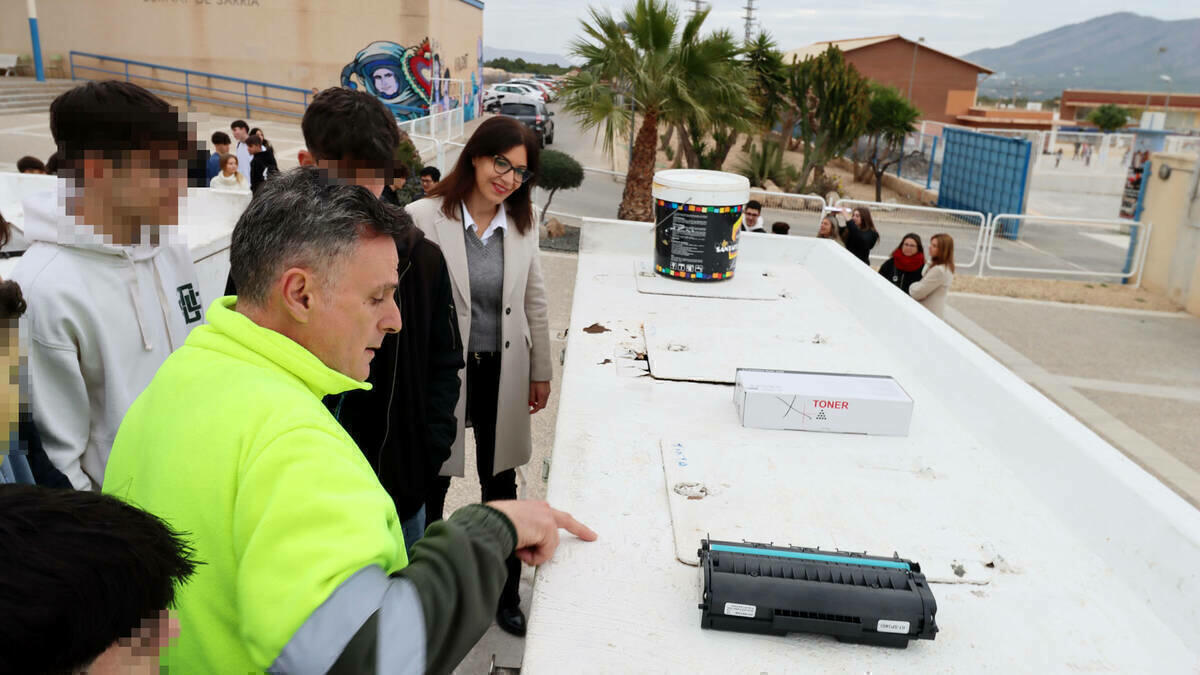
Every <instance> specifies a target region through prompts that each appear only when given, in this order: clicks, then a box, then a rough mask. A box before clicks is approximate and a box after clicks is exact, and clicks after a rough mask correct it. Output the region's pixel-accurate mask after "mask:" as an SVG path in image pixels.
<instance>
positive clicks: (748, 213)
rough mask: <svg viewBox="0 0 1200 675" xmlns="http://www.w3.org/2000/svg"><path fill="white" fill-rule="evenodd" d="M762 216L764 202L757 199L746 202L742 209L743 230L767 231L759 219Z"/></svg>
mask: <svg viewBox="0 0 1200 675" xmlns="http://www.w3.org/2000/svg"><path fill="white" fill-rule="evenodd" d="M761 217H762V204H761V203H759V201H758V200H757V199H751V200H750V201H748V202H746V208H744V209H742V232H766V229H765V228H763V226H762V224H761V223H759V222H758V219H759V218H761Z"/></svg>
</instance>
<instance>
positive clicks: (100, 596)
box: [0, 485, 198, 675]
mask: <svg viewBox="0 0 1200 675" xmlns="http://www.w3.org/2000/svg"><path fill="white" fill-rule="evenodd" d="M191 556H192V552H191V549H190V548H188V545H187V544H186V543H184V540H183V536H182V535H180V534H178V533H176V532H174V531H172V530H171V528H170V527H169V526H168V525H167V524H166V523H164V522H163V521H162V520H160V519H158V518H156V517H155V516H152V515H150V514H149V513H146V512H145V511H142V510H140V509H137V508H135V507H133V506H130V505H128V504H126V503H124V502H122V501H121V500H119V499H116V498H113V497H110V496H107V495H102V494H97V493H93V492H76V491H74V490H50V489H46V488H39V487H34V486H31V485H0V569H3V570H4V574H0V616H2V617H4V629H3V630H0V672H4V673H75V672H88V673H130V674H139V673H141V674H145V675H150V674H157V673H158V672H159V654H160V652H161V651H162V650H163V648H164V647H167V645H168V642H170V641H171V640H173V639H174V638H175V637H176V636H177V634H178V630H179V629H178V625H177V623H176V622H175V620H174V618H172V617H171V615H170V614H169V612H168V608H169V607H170V606H171V604H172V603H173V602H174V601H175V593H176V590H177V589H178V588H179V587H180V586H183V585H184V584H186V583H187V581H188V579H189V577H191V575H192V574H193V572H194V571H195V568H196V565H197V564H198V563H197V562H196V561H195V560H193V559H192V557H191Z"/></svg>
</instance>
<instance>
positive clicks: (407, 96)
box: [342, 39, 436, 119]
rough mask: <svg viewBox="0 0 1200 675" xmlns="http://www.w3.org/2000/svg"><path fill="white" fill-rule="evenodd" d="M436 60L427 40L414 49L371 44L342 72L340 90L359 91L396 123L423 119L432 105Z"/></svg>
mask: <svg viewBox="0 0 1200 675" xmlns="http://www.w3.org/2000/svg"><path fill="white" fill-rule="evenodd" d="M435 58H436V57H435V56H434V55H433V53H432V51H431V49H430V47H429V40H428V39H426V40H425V41H423V42H422V43H421V44H419V45H417V46H416V47H403V46H401V45H398V44H396V43H395V42H383V41H380V42H372V43H371V44H369V45H367V46H366V48H364V49H363V50H362V51H360V52H359V53H358V54H357V55H356V56H355V57H354V60H353V61H351V62H350V63H348V64H346V66H345V67H344V68H342V86H343V87H347V88H350V89H358V88H359V87H362V88H363V89H365V90H366V91H367V92H368V93H369V94H371V95H372V96H375V97H376V98H378V99H379V100H380V101H382V102H383V104H384V105H386V106H387V107H388V109H389V110H391V111H392V114H393V115H395V116H396V117H397V118H399V119H412V118H414V117H423V116H424V115H426V114H428V113H429V104H430V103H431V102H432V101H433V86H432V84H433V78H434V77H436V76H435V75H433V62H434V59H435Z"/></svg>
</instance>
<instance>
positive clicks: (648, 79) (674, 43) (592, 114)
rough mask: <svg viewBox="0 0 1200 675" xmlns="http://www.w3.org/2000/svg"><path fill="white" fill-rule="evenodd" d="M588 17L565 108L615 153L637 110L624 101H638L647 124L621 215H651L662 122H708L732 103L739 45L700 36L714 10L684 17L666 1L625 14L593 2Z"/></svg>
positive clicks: (641, 2)
mask: <svg viewBox="0 0 1200 675" xmlns="http://www.w3.org/2000/svg"><path fill="white" fill-rule="evenodd" d="M588 15H589V18H588V19H586V20H584V21H583V22H582V23H583V32H584V36H583V37H581V38H579V39H577V40H575V41H574V42H573V43H572V45H571V54H572V55H573V56H576V57H579V58H580V59H582V60H583V62H584V64H583V66H582V67H581V72H580V73H579V74H578V75H576V76H574V77H571V78H569V79H568V80H567V84H566V87H565V90H564V103H563V108H564V109H565V110H566V111H568V112H570V113H572V114H573V115H575V116H576V117H577V118H578V119H579V120H580V123H581V124H582V126H583V128H584V129H587V130H592V131H595V132H596V133H597V134H598V135H600V137H601V140H602V144H603V148H604V151H605V152H606V153H608V154H612V152H613V150H614V147H615V145H616V140H617V138H619V137H620V135H621V133H622V131H623V130H624V129H625V128H627V127H628V126H629V124H630V116H631V115H632V114H633V113H632V112H631V110H630V107H626V106H625V105H623V104H622V103H621V101H623V100H626V101H627V100H630V99H632V101H633V102H634V104H635V105H636V107H637V111H638V113H639V114H640V116H641V125H640V126H639V127H638V130H637V134H636V135H635V136H634V142H633V157H632V158H631V159H630V162H629V170H628V172H627V174H626V176H625V192H624V194H623V195H622V198H621V206H620V208H619V209H618V210H617V217H618V218H622V219H628V220H652V219H653V218H652V214H653V208H652V203H651V194H650V193H651V184H652V182H653V179H654V161H655V157H656V154H657V152H656V151H657V147H658V140H659V139H658V125H659V122H663V123H666V124H676V123H682V122H684V121H685V120H687V119H688V118H689V117H691V118H692V119H693V120H694V121H695V123H696V124H697V125H702V126H706V125H709V124H710V122H711V120H712V118H713V115H712V105H713V103H712V102H713V101H714V100H729V99H730V96H729V95H728V91H733V90H736V89H737V88H738V87H744V85H743V84H742V78H741V77H735V76H734V74H735V73H737V72H738V71H737V70H736V68H734V67H731V66H730V61H731V59H732V58H733V56H736V55H737V50H736V45H734V51H733V52H732V53H730V52H729V50H728V49H727V43H728V44H732V41H731V40H728V39H727V37H728V36H725V37H722V36H721V35H720V34H719V33H718V34H714V35H713V36H711V37H710V38H707V39H701V37H700V27H701V25H702V24H703V23H704V19H705V18H706V17H707V16H708V11H707V10H704V11H701V12H697V13H696V14H694V15H692V16H691V17H690V18H688V19H687V21H686V22H681V20H680V17H679V13H678V11H677V10H676V9H675V7H674V5H672V4H671V3H670V2H669V1H668V0H636V2H635V3H634V5H633V7H631V8H627V9H625V11H624V12H623V13H622V14H621V16H620V18H618V17H616V16H613V15H612V14H611V13H609V12H601V11H600V10H598V9H596V8H594V7H591V8H589V9H588ZM701 83H702V84H703V86H699V85H700V84H701ZM714 92H719V93H721V94H722V95H721V96H719V97H717V96H714ZM631 107H632V106H631Z"/></svg>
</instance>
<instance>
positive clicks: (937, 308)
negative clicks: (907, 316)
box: [908, 232, 954, 317]
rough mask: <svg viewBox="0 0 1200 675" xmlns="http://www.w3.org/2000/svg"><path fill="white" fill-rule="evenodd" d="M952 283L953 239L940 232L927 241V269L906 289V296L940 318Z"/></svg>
mask: <svg viewBox="0 0 1200 675" xmlns="http://www.w3.org/2000/svg"><path fill="white" fill-rule="evenodd" d="M953 283H954V239H953V238H952V237H951V236H950V235H948V234H946V233H944V232H942V233H939V234H935V235H933V237H931V238H930V239H929V267H928V268H927V269H926V270H925V276H924V277H922V279H921V280H920V281H918V282H916V283H915V284H913V285H912V286H909V288H908V294H909V295H911V296H912V297H913V298H915V299H917V300H919V301H920V303H921V304H922V305H925V308H926V309H928V310H929V311H931V312H933V313H934V314H935V315H936V316H938V317H941V316H942V315H943V314H944V313H945V311H946V298H947V297H949V295H950V286H951V285H952V284H953Z"/></svg>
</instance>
